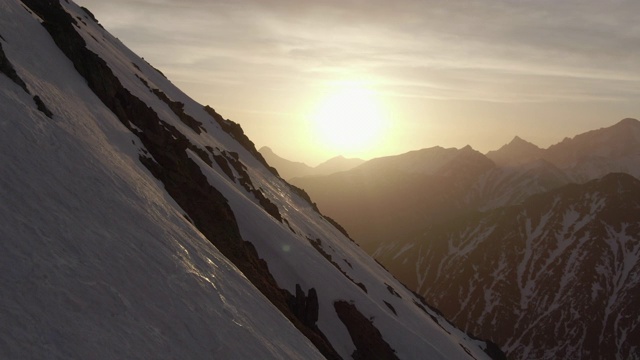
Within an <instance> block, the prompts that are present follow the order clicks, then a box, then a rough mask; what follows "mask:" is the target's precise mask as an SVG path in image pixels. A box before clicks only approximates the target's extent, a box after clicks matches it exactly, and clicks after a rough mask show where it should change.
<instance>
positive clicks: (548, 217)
mask: <svg viewBox="0 0 640 360" xmlns="http://www.w3.org/2000/svg"><path fill="white" fill-rule="evenodd" d="M638 214H640V181H639V180H637V179H635V178H633V177H631V176H629V175H627V174H611V175H607V176H606V177H604V178H602V179H600V180H594V181H591V182H589V183H587V184H584V185H568V186H565V187H562V188H560V189H557V190H554V191H551V192H548V193H544V194H540V195H536V196H532V197H530V198H529V199H527V200H526V201H525V202H524V203H523V204H522V205H520V206H515V207H507V208H500V209H496V210H494V211H490V212H486V213H478V214H476V215H472V216H467V217H465V218H460V219H457V220H456V221H452V222H449V223H447V224H443V225H440V226H436V227H431V228H430V229H428V231H426V232H424V233H423V234H419V235H417V236H416V237H415V238H414V239H413V240H408V241H405V242H404V243H399V244H394V246H396V247H397V249H396V250H395V251H392V250H391V249H390V251H387V252H383V255H382V256H380V257H379V260H380V261H381V262H382V263H383V264H385V265H386V266H387V267H389V269H390V271H392V272H394V273H395V274H396V275H397V276H398V277H399V279H401V280H402V281H404V282H406V283H407V285H408V286H410V287H412V288H415V289H417V291H418V292H419V293H420V294H422V295H424V296H425V298H426V299H427V301H430V302H433V303H434V304H436V306H438V308H440V309H441V310H442V311H443V312H444V314H445V316H448V317H450V318H451V319H453V320H454V322H455V323H456V324H458V325H459V326H461V327H462V328H464V329H467V330H469V331H472V332H475V333H478V334H481V335H484V336H487V337H491V338H492V339H493V340H494V341H496V342H497V343H498V344H500V345H501V346H503V347H504V349H505V350H506V352H507V354H508V356H509V358H513V359H525V358H526V359H551V358H567V359H569V358H570V359H580V358H582V359H594V358H597V359H639V358H640V342H639V340H638V339H640V320H639V319H640V313H639V311H638V307H637V304H638V303H639V301H640V262H639V260H640V227H639V224H640V219H639V218H638ZM390 246H391V245H390ZM392 254H393V255H392ZM388 256H390V257H388ZM411 265H413V266H411Z"/></svg>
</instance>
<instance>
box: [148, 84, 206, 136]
mask: <svg viewBox="0 0 640 360" xmlns="http://www.w3.org/2000/svg"><path fill="white" fill-rule="evenodd" d="M141 80H142V79H141ZM147 87H148V84H147ZM151 91H152V92H153V93H154V94H155V95H156V96H157V97H158V99H160V100H162V101H163V102H164V103H165V104H167V106H169V108H170V109H171V111H173V113H174V114H176V116H177V117H178V118H179V119H180V121H182V122H183V123H184V124H185V125H187V126H188V127H189V128H190V129H191V130H193V131H195V132H196V133H198V134H200V133H202V131H203V130H204V132H207V130H205V129H204V128H203V127H202V123H201V122H199V121H198V120H196V119H194V118H193V117H192V116H190V115H188V114H187V113H185V112H184V104H183V103H181V102H179V101H172V100H171V99H169V97H168V96H167V94H165V93H164V92H162V90H160V89H152V90H151Z"/></svg>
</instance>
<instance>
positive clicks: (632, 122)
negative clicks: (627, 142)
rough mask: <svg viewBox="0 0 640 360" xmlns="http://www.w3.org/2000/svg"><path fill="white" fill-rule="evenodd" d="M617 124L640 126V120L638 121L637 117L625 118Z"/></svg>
mask: <svg viewBox="0 0 640 360" xmlns="http://www.w3.org/2000/svg"><path fill="white" fill-rule="evenodd" d="M616 125H633V126H640V121H638V120H637V119H634V118H625V119H622V120H620V122H618V124H616Z"/></svg>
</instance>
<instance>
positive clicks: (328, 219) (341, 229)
mask: <svg viewBox="0 0 640 360" xmlns="http://www.w3.org/2000/svg"><path fill="white" fill-rule="evenodd" d="M313 205H315V204H313ZM322 217H323V218H324V219H325V220H327V221H328V222H329V224H331V225H333V226H334V227H335V228H336V229H338V230H339V231H340V232H341V233H342V234H343V235H344V236H346V237H347V238H349V240H351V242H353V243H355V241H353V239H352V238H351V237H350V236H349V234H348V233H347V230H345V228H343V227H342V225H340V224H338V222H337V221H335V220H333V219H332V218H330V217H328V216H326V215H322Z"/></svg>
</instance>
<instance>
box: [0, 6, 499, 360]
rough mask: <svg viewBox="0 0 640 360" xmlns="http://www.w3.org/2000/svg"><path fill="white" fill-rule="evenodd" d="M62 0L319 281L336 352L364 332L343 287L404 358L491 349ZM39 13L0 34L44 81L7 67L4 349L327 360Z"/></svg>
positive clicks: (235, 208)
mask: <svg viewBox="0 0 640 360" xmlns="http://www.w3.org/2000/svg"><path fill="white" fill-rule="evenodd" d="M46 3H47V4H49V2H48V1H47V2H46ZM51 4H52V5H51V6H57V1H52V2H51ZM61 5H62V6H63V7H64V9H65V10H66V11H67V12H68V13H69V14H71V16H72V17H73V18H74V19H76V20H77V21H76V22H75V25H74V27H75V29H76V30H77V31H78V32H79V33H80V34H81V36H82V37H83V38H84V40H85V42H86V43H87V48H88V49H89V50H91V51H92V52H94V53H96V54H97V55H98V56H99V57H100V58H101V59H103V60H104V61H106V64H107V65H108V67H109V68H110V69H111V71H112V72H113V75H115V76H116V77H117V79H118V80H119V82H120V83H121V84H122V86H123V87H124V88H125V89H126V90H127V91H129V92H130V93H131V95H132V96H134V97H136V98H138V99H140V100H142V102H144V103H145V104H146V105H148V106H149V107H150V109H151V110H152V111H153V112H155V114H157V117H158V118H159V119H161V124H165V125H161V126H164V128H169V127H173V128H175V129H177V131H178V132H179V134H177V133H176V134H177V135H180V137H184V138H186V139H187V140H188V142H189V146H188V149H185V150H184V151H186V152H187V154H188V155H189V159H191V164H195V165H197V167H199V169H200V171H201V173H202V174H203V175H204V176H205V178H206V180H207V182H208V183H209V184H210V185H211V186H212V187H213V188H215V189H217V191H219V192H220V193H221V194H222V196H223V197H224V198H225V199H226V200H227V201H228V205H229V207H230V208H231V210H232V212H233V215H234V217H235V222H237V225H238V228H239V232H240V235H241V237H242V239H243V240H245V241H248V242H250V243H251V244H253V246H254V247H255V248H256V250H257V253H258V255H259V256H260V258H262V259H264V260H265V261H266V264H267V266H268V269H269V272H270V273H271V274H272V275H273V278H274V279H275V280H276V282H277V284H278V286H279V287H280V288H282V289H284V290H286V291H288V292H289V293H291V294H296V287H300V288H301V289H302V291H303V292H304V293H307V292H309V291H311V289H315V291H316V292H317V298H318V299H317V300H318V313H319V316H318V319H317V326H318V328H319V330H320V331H321V333H322V334H324V336H326V338H327V339H328V340H329V343H330V344H331V346H332V347H333V349H335V352H336V353H337V354H339V355H340V356H341V357H343V358H350V357H351V356H352V355H353V354H354V353H355V352H356V348H357V347H358V345H357V343H358V341H359V340H358V339H355V338H354V333H353V327H351V328H349V326H350V325H349V324H348V323H347V321H346V320H344V319H343V317H341V316H340V315H339V314H338V306H339V305H340V304H343V303H344V304H350V306H353V307H355V308H356V309H357V312H359V313H360V314H362V316H363V318H364V319H368V320H365V322H367V321H368V322H370V323H371V324H372V325H373V326H375V328H377V330H378V331H379V332H380V334H381V337H382V339H384V341H386V342H387V343H388V344H389V346H390V347H391V348H392V349H393V350H394V351H395V355H396V356H397V357H398V358H401V359H425V358H428V359H467V358H470V357H473V358H476V359H481V358H487V354H486V353H485V352H484V351H483V350H484V349H485V348H486V347H487V345H486V344H485V343H484V342H481V341H477V340H473V339H471V338H469V336H467V335H466V334H464V333H462V332H461V331H459V330H457V329H455V328H454V327H453V326H452V325H450V324H449V323H448V322H447V321H446V320H444V319H443V318H442V317H441V316H440V315H438V314H437V313H435V312H434V311H433V310H431V309H428V308H427V309H425V308H423V307H422V306H418V305H416V303H419V300H418V299H416V298H415V296H414V295H413V294H412V293H410V292H409V291H407V290H406V289H405V288H404V287H403V286H402V285H401V284H400V283H398V282H397V281H396V280H395V279H394V278H393V277H392V276H391V275H390V274H388V273H387V272H386V271H385V270H384V269H382V268H381V267H380V266H379V265H378V264H377V263H376V262H375V261H373V260H372V259H371V258H369V257H368V256H367V255H366V254H365V253H364V252H363V251H361V250H360V248H359V247H358V246H357V245H355V244H354V243H353V242H351V241H350V240H349V239H348V238H347V237H346V236H345V235H343V234H342V233H341V232H340V231H338V230H337V229H336V228H335V227H334V226H333V225H331V224H330V223H329V222H328V221H327V220H326V219H325V218H324V217H323V216H321V215H320V214H319V213H318V212H316V211H315V210H314V209H313V207H312V205H310V204H309V203H308V202H307V201H305V200H304V199H302V198H301V197H300V196H298V195H297V194H296V193H295V192H294V191H293V190H292V189H291V188H290V186H289V185H288V184H286V183H285V182H284V181H282V180H281V179H279V178H277V177H276V176H274V175H273V174H272V173H271V172H270V171H269V169H267V168H266V167H265V166H264V165H263V164H262V163H261V161H259V160H258V159H257V158H256V157H255V156H254V153H253V152H252V151H251V150H250V149H248V148H247V147H246V146H243V145H242V144H240V142H239V139H237V138H236V136H235V135H232V134H231V133H229V132H227V131H225V130H223V128H222V126H221V123H220V122H217V121H214V120H215V119H214V118H213V117H212V116H211V114H210V113H208V112H207V111H205V109H204V108H203V106H202V105H200V104H198V103H196V102H194V101H193V100H191V99H190V98H189V97H187V96H186V95H185V94H183V93H182V92H181V91H180V90H179V89H177V88H176V87H174V86H173V85H172V84H171V83H170V82H169V81H168V80H167V79H166V78H165V77H164V76H163V75H161V74H160V73H159V72H158V71H156V70H155V69H153V68H152V67H151V66H150V65H148V64H147V63H145V62H144V61H143V60H141V59H140V58H139V57H137V56H136V55H135V54H133V53H132V52H131V51H129V50H128V49H127V48H126V47H125V46H124V45H122V44H121V43H120V42H119V41H118V40H117V39H115V38H113V37H112V36H111V35H110V34H108V33H107V32H106V31H105V30H104V29H102V28H101V27H100V26H98V25H97V24H96V23H95V22H94V21H93V20H92V19H91V16H89V15H88V14H87V13H86V12H85V11H83V10H82V9H80V8H79V7H77V6H76V5H75V4H73V3H72V2H66V1H62V2H61ZM45 6H49V5H45ZM43 17H44V16H43ZM41 21H42V19H41V18H39V17H38V16H37V15H35V14H34V13H32V12H31V11H29V10H28V9H27V8H26V7H25V6H24V5H23V4H22V3H21V2H20V1H18V0H8V1H4V2H2V3H0V36H2V38H1V39H0V42H2V46H3V50H4V53H5V55H6V57H7V58H8V60H9V61H10V62H11V63H12V64H13V66H14V68H15V70H16V73H17V74H18V76H19V77H20V78H21V79H22V80H23V81H24V82H25V83H26V86H27V88H28V90H29V92H30V94H28V93H27V92H25V91H24V90H23V89H22V88H21V87H20V86H18V85H17V84H16V83H15V82H14V81H12V80H10V79H9V78H8V77H7V76H5V75H3V74H0V104H2V106H0V131H1V132H0V134H1V138H2V141H0V148H1V149H2V151H1V152H0V168H1V169H2V177H1V178H0V229H1V230H0V231H1V232H2V233H1V242H0V247H1V248H0V264H1V265H0V266H1V271H0V286H1V293H2V296H1V297H0V304H1V306H0V318H1V321H0V333H1V334H2V336H0V357H3V358H24V357H30V358H47V357H53V358H96V357H99V358H132V357H136V358H191V359H196V358H220V359H223V358H229V359H231V358H233V359H239V358H246V359H249V358H260V359H266V358H304V359H313V358H321V357H322V355H321V354H320V353H319V352H318V350H317V349H316V348H315V347H314V346H313V345H312V344H311V342H309V341H308V340H307V338H306V337H304V336H303V335H302V334H301V333H300V332H299V331H298V330H297V329H296V328H295V327H294V326H293V325H292V324H291V322H289V320H287V318H285V316H283V315H282V314H281V313H280V312H279V311H278V309H277V308H276V307H275V306H273V305H272V304H271V303H269V301H268V300H267V299H266V298H265V297H264V296H263V295H262V294H261V293H260V292H259V291H258V290H257V289H256V288H255V287H254V286H253V285H252V284H251V283H250V282H249V281H248V280H247V278H245V277H244V276H243V275H242V274H241V273H240V271H239V270H238V269H237V268H236V266H234V265H233V264H232V263H231V262H230V261H229V260H228V259H227V258H226V257H225V256H223V255H222V254H221V253H220V252H219V251H218V249H217V248H216V247H215V246H214V245H212V243H211V242H210V241H214V240H215V239H211V238H209V239H207V238H206V237H205V236H204V235H203V234H202V233H201V231H199V229H198V228H196V226H194V225H193V224H192V223H193V221H192V220H191V218H190V216H189V215H188V214H187V212H186V210H185V209H184V206H182V207H181V206H179V205H178V203H177V202H176V201H174V199H173V198H172V197H171V195H170V194H169V193H168V192H167V191H166V190H165V188H166V187H167V185H166V183H165V184H163V183H162V182H161V181H159V180H156V178H155V177H154V175H153V174H152V172H151V171H149V170H148V168H147V167H145V166H144V165H143V163H141V159H145V158H147V159H151V160H149V161H155V160H154V159H152V158H151V157H150V156H151V155H149V151H151V150H150V149H149V148H145V145H143V142H141V140H140V139H141V138H140V136H141V135H140V134H142V133H143V132H144V131H146V130H145V129H138V128H137V127H136V125H134V124H127V123H124V122H123V120H122V119H119V118H118V117H117V116H115V115H114V113H113V112H112V110H110V109H109V108H108V107H107V106H105V104H104V99H102V101H101V100H100V98H99V97H97V96H96V95H95V93H94V92H93V91H92V90H91V89H90V88H89V86H88V85H87V80H86V79H85V78H83V77H82V76H81V75H80V74H79V73H78V71H76V69H75V68H74V66H76V67H77V66H78V62H75V64H74V63H72V61H70V59H69V58H67V57H66V56H65V55H64V54H63V52H61V51H60V50H59V48H58V46H56V44H55V43H54V42H53V40H52V38H51V36H50V35H49V33H48V32H47V30H45V28H44V27H43V26H41V24H40V22H41ZM73 60H78V59H73ZM82 61H85V59H82ZM89 83H90V82H89ZM108 85H109V84H107V85H105V86H108ZM107 90H109V89H107ZM157 90H159V92H158V91H157ZM118 94H121V93H118ZM162 94H164V95H162ZM33 96H39V98H40V99H41V100H42V102H43V103H44V105H46V107H47V108H48V109H49V110H50V111H51V112H52V113H53V116H52V118H48V117H46V116H45V114H44V112H43V111H39V110H38V108H37V106H36V103H35V101H34V99H33ZM114 96H119V95H114ZM162 96H165V97H166V98H168V99H164V100H163V98H162ZM167 100H168V101H167ZM177 102H179V103H180V104H181V106H182V116H183V117H184V115H186V116H187V117H188V118H190V119H194V120H195V121H196V122H198V124H199V125H197V126H189V122H188V121H189V120H185V119H184V118H181V115H180V114H179V113H180V111H177V110H176V103H177ZM125 106H126V104H125ZM172 106H173V107H172ZM178 107H180V106H178ZM192 125H193V124H192ZM173 140H176V139H173ZM169 144H171V141H169ZM194 151H195V152H194ZM196 152H197V153H196ZM203 153H204V154H208V155H206V156H203V155H202V154H203ZM256 153H257V152H256ZM209 155H211V157H214V158H215V159H216V161H211V158H210V157H209ZM216 156H217V158H216ZM221 157H224V158H226V160H225V161H226V162H225V161H222V162H218V159H220V158H221ZM233 159H236V160H237V161H236V162H234V160H233ZM156 160H158V161H159V159H156ZM205 160H209V162H206V161H205ZM191 164H190V165H189V166H191ZM223 164H227V165H226V167H227V168H224V166H223ZM234 164H235V165H237V167H235V166H233V165H234ZM229 165H232V166H229ZM247 177H248V178H247ZM260 194H262V195H260ZM261 196H262V197H263V199H261ZM265 198H266V200H265ZM265 201H266V203H267V204H268V203H270V204H271V206H273V205H275V206H276V211H275V213H277V214H280V216H281V218H282V221H279V220H278V218H277V216H275V215H274V211H273V208H269V206H268V205H265ZM269 209H270V210H269ZM212 216H216V214H212ZM230 226H231V224H230ZM303 295H304V294H303ZM309 297H311V296H310V295H309ZM351 314H352V313H351ZM356 337H357V336H356Z"/></svg>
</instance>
